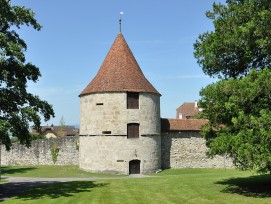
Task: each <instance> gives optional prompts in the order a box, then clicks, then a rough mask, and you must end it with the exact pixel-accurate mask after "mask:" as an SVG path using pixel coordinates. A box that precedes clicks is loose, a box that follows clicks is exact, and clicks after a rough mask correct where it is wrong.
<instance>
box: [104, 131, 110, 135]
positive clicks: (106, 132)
mask: <svg viewBox="0 0 271 204" xmlns="http://www.w3.org/2000/svg"><path fill="white" fill-rule="evenodd" d="M102 133H103V134H107V135H108V134H111V131H103V132H102Z"/></svg>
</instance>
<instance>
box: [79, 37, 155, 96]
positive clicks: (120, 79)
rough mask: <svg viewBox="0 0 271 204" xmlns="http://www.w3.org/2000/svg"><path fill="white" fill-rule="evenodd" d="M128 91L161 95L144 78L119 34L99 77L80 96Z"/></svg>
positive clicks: (99, 72)
mask: <svg viewBox="0 0 271 204" xmlns="http://www.w3.org/2000/svg"><path fill="white" fill-rule="evenodd" d="M127 91H128V92H146V93H154V94H159V92H158V91H157V90H156V89H155V88H154V87H153V86H152V84H151V83H150V82H149V81H148V80H147V79H146V77H145V76H144V74H143V72H142V71H141V69H140V67H139V65H138V64H137V61H136V59H135V57H134V55H133V53H132V52H131V50H130V48H129V46H128V44H127V42H126V40H125V39H124V37H123V35H122V34H121V33H119V34H118V36H117V37H116V39H115V41H114V43H113V45H112V47H111V48H110V50H109V52H108V54H107V56H106V58H105V59H104V61H103V64H102V66H101V67H100V69H99V71H98V73H97V75H96V76H95V77H94V79H93V80H92V81H91V82H90V83H89V84H88V86H87V87H86V88H85V89H84V90H83V92H82V93H81V94H80V96H82V95H86V94H91V93H101V92H127ZM159 95H160V94H159Z"/></svg>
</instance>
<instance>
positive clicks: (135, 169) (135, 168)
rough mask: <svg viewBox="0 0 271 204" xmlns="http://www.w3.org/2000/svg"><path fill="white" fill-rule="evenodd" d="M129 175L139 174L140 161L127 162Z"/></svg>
mask: <svg viewBox="0 0 271 204" xmlns="http://www.w3.org/2000/svg"><path fill="white" fill-rule="evenodd" d="M129 174H140V160H132V161H130V162H129Z"/></svg>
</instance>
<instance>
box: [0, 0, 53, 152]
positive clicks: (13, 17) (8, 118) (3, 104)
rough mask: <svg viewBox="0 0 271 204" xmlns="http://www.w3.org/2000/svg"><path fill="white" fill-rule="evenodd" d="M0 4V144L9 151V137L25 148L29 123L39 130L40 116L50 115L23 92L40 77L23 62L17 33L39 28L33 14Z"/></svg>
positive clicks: (45, 106)
mask: <svg viewBox="0 0 271 204" xmlns="http://www.w3.org/2000/svg"><path fill="white" fill-rule="evenodd" d="M0 5H1V6H0V142H2V143H3V144H5V145H6V148H7V149H9V148H10V146H11V140H10V134H12V136H14V137H17V138H18V140H19V141H20V143H22V144H26V145H27V146H29V145H30V141H31V136H30V134H29V122H33V123H34V127H35V129H37V130H40V124H41V117H40V116H43V117H44V119H45V120H49V119H50V117H52V116H53V117H54V112H53V109H52V107H51V105H49V104H48V103H47V102H46V101H42V100H41V99H40V98H39V97H38V96H35V95H33V94H31V93H28V92H27V90H26V88H27V82H28V81H33V82H37V81H38V78H39V77H40V76H41V74H40V71H39V68H38V67H36V66H35V65H33V64H31V63H26V59H25V54H24V53H25V51H26V50H27V45H26V43H25V41H24V40H23V39H21V38H20V36H19V34H18V33H17V30H18V29H20V27H21V26H24V25H26V26H31V27H33V28H34V29H35V30H40V29H41V26H40V24H39V23H38V22H37V21H36V19H35V18H34V12H33V11H31V10H30V9H27V8H25V7H23V6H12V5H11V2H10V1H9V0H0ZM16 28H17V29H16Z"/></svg>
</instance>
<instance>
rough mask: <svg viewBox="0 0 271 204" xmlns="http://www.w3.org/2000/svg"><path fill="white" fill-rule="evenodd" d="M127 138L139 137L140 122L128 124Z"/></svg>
mask: <svg viewBox="0 0 271 204" xmlns="http://www.w3.org/2000/svg"><path fill="white" fill-rule="evenodd" d="M127 138H139V124H138V123H129V124H127Z"/></svg>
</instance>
